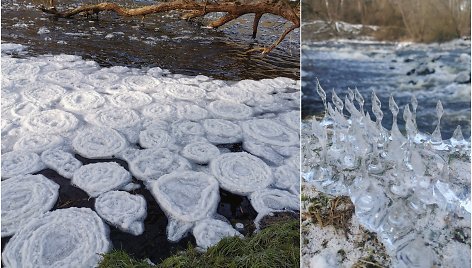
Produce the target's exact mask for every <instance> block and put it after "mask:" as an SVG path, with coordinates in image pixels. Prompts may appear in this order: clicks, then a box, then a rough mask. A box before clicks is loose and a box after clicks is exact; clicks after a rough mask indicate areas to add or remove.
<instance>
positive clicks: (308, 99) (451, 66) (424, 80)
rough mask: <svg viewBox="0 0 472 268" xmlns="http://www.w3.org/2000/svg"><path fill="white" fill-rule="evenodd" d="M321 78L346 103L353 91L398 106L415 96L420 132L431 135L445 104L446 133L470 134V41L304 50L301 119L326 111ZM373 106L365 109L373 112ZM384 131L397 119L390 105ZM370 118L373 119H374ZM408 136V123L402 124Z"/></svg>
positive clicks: (337, 44) (337, 43)
mask: <svg viewBox="0 0 472 268" xmlns="http://www.w3.org/2000/svg"><path fill="white" fill-rule="evenodd" d="M316 78H318V79H319V81H320V83H321V85H322V86H323V88H325V89H326V92H327V95H328V98H331V89H334V90H335V92H336V93H337V94H338V95H339V96H340V97H341V98H344V96H345V95H346V92H347V89H348V87H350V88H352V89H354V88H357V89H358V90H359V91H360V92H361V93H362V94H363V95H365V96H369V95H370V94H371V92H372V90H374V91H375V92H376V94H377V96H378V97H379V99H380V100H381V101H382V103H387V102H388V98H389V96H390V94H394V96H395V100H396V102H397V103H398V105H399V106H403V105H406V104H407V103H408V102H409V100H410V99H411V97H412V96H415V97H416V98H417V99H418V102H419V105H420V106H419V109H418V114H417V116H418V119H417V123H418V127H419V129H420V130H421V131H423V132H427V133H432V132H433V130H434V128H435V125H436V121H435V120H436V115H435V113H436V112H435V107H436V102H437V101H438V100H441V102H442V104H443V107H444V110H445V114H444V118H443V122H442V123H443V125H442V133H443V136H444V137H445V138H449V137H451V136H452V134H453V131H454V129H455V127H456V126H457V125H461V127H462V130H463V133H464V136H465V137H469V135H470V134H469V133H470V95H471V92H470V40H454V41H451V42H447V43H443V44H415V43H389V42H375V41H356V40H329V41H322V42H313V43H307V44H304V45H303V46H302V80H303V83H304V84H303V85H302V93H303V97H302V100H303V101H302V114H303V116H304V117H305V116H309V115H313V114H319V113H320V112H322V111H323V103H322V101H321V99H320V98H319V97H318V96H317V94H316V91H315V89H316ZM370 106H371V103H370V100H369V99H368V98H366V108H369V109H368V110H369V111H370ZM382 111H383V112H384V114H385V115H386V116H385V118H384V120H383V124H384V127H390V126H391V124H392V117H391V114H390V113H389V111H388V108H387V106H386V105H384V106H383V107H382ZM371 116H373V114H372V113H371ZM399 126H400V129H401V130H404V124H403V121H401V120H400V121H399Z"/></svg>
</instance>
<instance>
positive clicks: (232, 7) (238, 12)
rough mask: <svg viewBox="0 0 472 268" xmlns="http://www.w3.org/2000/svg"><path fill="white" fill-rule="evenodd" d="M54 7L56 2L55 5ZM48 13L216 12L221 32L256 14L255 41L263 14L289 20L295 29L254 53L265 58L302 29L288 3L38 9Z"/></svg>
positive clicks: (284, 0)
mask: <svg viewBox="0 0 472 268" xmlns="http://www.w3.org/2000/svg"><path fill="white" fill-rule="evenodd" d="M52 3H53V2H52ZM39 8H40V10H42V11H43V12H45V13H48V14H51V15H53V16H54V17H56V18H72V17H74V16H76V15H78V14H98V13H100V12H114V13H116V14H118V15H121V16H124V17H134V16H145V15H149V14H155V13H162V12H169V11H173V10H179V11H184V12H186V13H185V14H184V15H183V16H182V18H183V19H191V18H196V17H203V16H205V15H206V14H209V13H214V12H224V13H226V15H224V16H222V17H220V18H219V19H217V20H214V21H212V22H210V23H209V25H208V26H209V27H211V28H218V27H221V26H223V25H225V24H226V23H228V22H230V21H232V20H235V19H237V18H239V17H240V16H242V15H245V14H255V18H254V24H253V33H252V37H253V38H255V37H256V35H257V28H258V25H259V21H260V19H261V17H262V16H263V15H264V14H273V15H276V16H279V17H282V18H284V19H286V20H287V21H289V22H291V23H292V25H291V26H290V27H289V28H287V29H286V30H285V32H284V33H283V34H282V35H281V36H280V37H279V39H277V40H276V41H275V42H274V43H273V44H272V45H271V46H269V47H267V48H256V49H251V50H249V52H252V51H261V52H262V53H263V54H266V53H269V52H270V51H272V50H273V49H274V48H275V47H277V46H278V45H279V44H280V42H282V41H283V39H284V38H285V37H286V36H287V34H289V33H290V32H291V31H293V30H294V29H296V28H299V27H300V17H299V11H300V6H299V3H297V2H289V1H288V0H260V1H247V2H239V1H221V2H209V1H208V0H207V1H204V2H196V1H188V0H187V1H171V2H162V3H158V4H154V5H147V6H143V7H137V8H124V7H122V6H120V5H118V4H115V3H108V2H105V3H99V4H91V5H83V6H80V7H77V8H74V9H70V10H66V11H62V12H60V11H58V10H57V9H56V8H55V7H54V6H52V7H50V8H46V7H44V6H40V7H39Z"/></svg>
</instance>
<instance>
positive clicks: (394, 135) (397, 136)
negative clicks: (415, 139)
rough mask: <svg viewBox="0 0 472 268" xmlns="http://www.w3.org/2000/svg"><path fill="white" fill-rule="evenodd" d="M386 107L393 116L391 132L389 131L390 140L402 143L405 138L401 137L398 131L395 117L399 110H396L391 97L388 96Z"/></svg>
mask: <svg viewBox="0 0 472 268" xmlns="http://www.w3.org/2000/svg"><path fill="white" fill-rule="evenodd" d="M388 107H389V109H390V111H391V112H392V115H393V120H392V121H393V122H392V131H391V135H392V139H396V140H399V141H403V140H404V139H405V138H404V137H403V135H402V133H401V132H400V130H399V129H398V124H397V116H398V112H399V111H400V110H399V109H398V105H397V103H395V99H394V98H393V95H390V98H389V101H388Z"/></svg>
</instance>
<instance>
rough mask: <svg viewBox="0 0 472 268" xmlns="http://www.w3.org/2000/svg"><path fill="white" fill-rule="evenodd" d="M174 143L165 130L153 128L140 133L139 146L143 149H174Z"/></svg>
mask: <svg viewBox="0 0 472 268" xmlns="http://www.w3.org/2000/svg"><path fill="white" fill-rule="evenodd" d="M174 143H175V140H174V138H173V137H171V136H170V135H169V133H167V131H166V130H164V129H160V128H157V127H151V128H148V129H145V130H143V131H141V133H139V144H140V145H141V146H142V147H143V148H164V147H167V148H169V147H172V146H173V145H174Z"/></svg>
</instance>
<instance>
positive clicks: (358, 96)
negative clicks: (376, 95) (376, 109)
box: [354, 87, 364, 114]
mask: <svg viewBox="0 0 472 268" xmlns="http://www.w3.org/2000/svg"><path fill="white" fill-rule="evenodd" d="M354 98H355V99H356V101H357V102H358V103H359V111H360V112H361V113H362V114H364V97H362V95H361V93H359V90H357V87H356V88H355V89H354Z"/></svg>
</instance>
